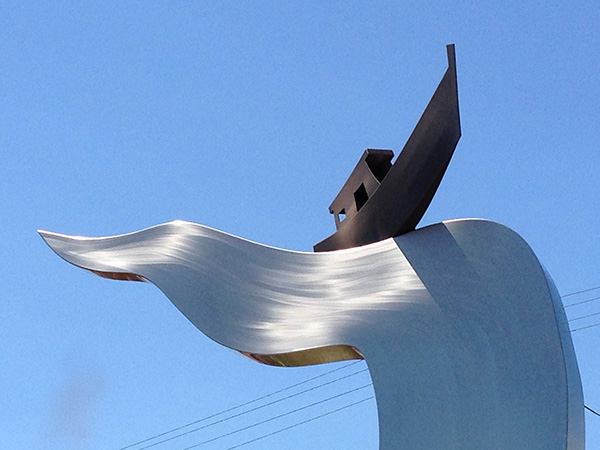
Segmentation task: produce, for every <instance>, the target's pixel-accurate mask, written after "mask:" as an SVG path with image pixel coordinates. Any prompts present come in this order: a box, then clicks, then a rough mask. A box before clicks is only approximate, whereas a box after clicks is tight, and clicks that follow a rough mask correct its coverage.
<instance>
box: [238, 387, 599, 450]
mask: <svg viewBox="0 0 600 450" xmlns="http://www.w3.org/2000/svg"><path fill="white" fill-rule="evenodd" d="M373 398H375V396H374V395H371V396H370V397H367V398H363V399H362V400H359V401H357V402H354V403H350V404H349V405H346V406H342V407H340V408H336V409H333V410H331V411H327V412H326V413H323V414H320V415H318V416H315V417H311V418H310V419H306V420H303V421H302V422H298V423H295V424H293V425H290V426H287V427H285V428H280V429H279V430H275V431H272V432H271V433H268V434H264V435H262V436H259V437H257V438H254V439H251V440H249V441H246V442H242V443H241V444H237V445H234V446H233V447H229V448H227V450H233V449H235V448H239V447H243V446H244V445H247V444H252V443H253V442H256V441H260V440H261V439H265V438H268V437H270V436H273V435H274V434H278V433H282V432H284V431H287V430H290V429H292V428H296V427H299V426H300V425H304V424H305V423H308V422H312V421H313V420H317V419H321V418H323V417H325V416H329V415H331V414H335V413H337V412H340V411H342V410H344V409H348V408H351V407H352V406H356V405H359V404H360V403H364V402H366V401H368V400H371V399H373ZM593 412H594V414H598V413H596V412H595V411H593Z"/></svg>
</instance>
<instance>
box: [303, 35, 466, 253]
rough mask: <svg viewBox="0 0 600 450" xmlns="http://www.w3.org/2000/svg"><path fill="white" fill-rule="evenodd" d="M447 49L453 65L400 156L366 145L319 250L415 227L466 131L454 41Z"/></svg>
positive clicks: (377, 238) (334, 207) (333, 206)
mask: <svg viewBox="0 0 600 450" xmlns="http://www.w3.org/2000/svg"><path fill="white" fill-rule="evenodd" d="M447 53H448V69H447V70H446V72H445V74H444V76H443V77H442V80H441V81H440V84H439V85H438V87H437V89H436V91H435V93H434V94H433V97H432V98H431V100H430V101H429V104H428V105H427V107H426V108H425V111H424V112H423V115H422V116H421V118H420V119H419V121H418V123H417V125H416V127H415V129H414V130H413V132H412V134H411V135H410V137H409V138H408V141H407V142H406V144H405V145H404V148H403V149H402V151H401V152H400V154H399V155H398V158H397V159H396V161H395V162H394V164H393V165H392V164H391V163H390V161H391V159H392V157H393V152H392V151H391V150H376V149H367V150H366V151H365V153H364V154H363V156H362V158H361V159H360V161H359V162H358V164H357V166H356V168H355V169H354V171H353V172H352V174H351V175H350V177H349V178H348V181H346V183H345V184H344V186H343V188H342V189H341V191H340V193H339V194H338V196H337V197H336V199H335V200H334V201H333V203H332V204H331V206H330V207H329V211H330V213H331V214H333V215H334V217H335V223H336V227H337V231H336V232H335V233H334V234H332V235H331V236H329V237H328V238H326V239H324V240H323V241H321V242H319V243H318V244H316V245H315V246H314V250H315V251H316V252H323V251H331V250H339V249H342V248H350V247H356V246H359V245H365V244H370V243H372V242H377V241H380V240H382V239H386V238H388V237H393V236H400V235H402V234H404V233H408V232H409V231H412V230H414V229H415V228H416V226H417V224H418V223H419V221H420V220H421V218H422V217H423V215H424V214H425V211H426V210H427V208H428V207H429V204H430V203H431V200H432V199H433V196H434V195H435V192H436V191H437V188H438V186H439V185H440V182H441V181H442V177H443V176H444V173H445V172H446V168H447V167H448V164H449V163H450V159H451V158H452V155H453V154H454V150H455V148H456V145H457V144H458V141H459V139H460V136H461V130H460V115H459V110H458V87H457V80H456V57H455V50H454V44H451V45H448V46H447ZM342 216H345V218H344V219H343V220H342Z"/></svg>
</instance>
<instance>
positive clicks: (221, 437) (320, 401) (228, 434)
mask: <svg viewBox="0 0 600 450" xmlns="http://www.w3.org/2000/svg"><path fill="white" fill-rule="evenodd" d="M369 386H371V383H369V384H365V385H363V386H360V387H357V388H354V389H351V390H349V391H346V392H343V393H341V394H337V395H334V396H332V397H328V398H326V399H323V400H319V401H318V402H314V403H311V404H309V405H305V406H301V407H300V408H296V409H293V410H291V411H288V412H285V413H283V414H279V415H277V416H273V417H270V418H268V419H265V420H261V421H260V422H255V423H253V424H251V425H248V426H245V427H242V428H238V429H237V430H233V431H230V432H228V433H225V434H221V435H220V436H217V437H214V438H211V439H208V440H206V441H202V442H199V443H197V444H194V445H191V446H189V447H186V448H184V449H183V450H191V449H192V448H196V447H200V446H201V445H204V444H208V443H210V442H214V441H217V440H219V439H223V438H224V437H227V436H231V435H233V434H237V433H240V432H242V431H246V430H249V429H250V428H254V427H257V426H259V425H262V424H265V423H267V422H272V421H273V420H277V419H281V418H282V417H285V416H289V415H290V414H294V413H297V412H299V411H303V410H305V409H308V408H312V407H313V406H317V405H320V404H322V403H325V402H328V401H330V400H333V399H336V398H339V397H343V396H344V395H348V394H351V393H353V392H357V391H360V390H361V389H365V388H368V387H369Z"/></svg>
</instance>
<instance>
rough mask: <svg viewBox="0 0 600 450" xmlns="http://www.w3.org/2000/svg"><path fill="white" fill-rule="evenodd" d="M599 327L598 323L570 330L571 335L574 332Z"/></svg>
mask: <svg viewBox="0 0 600 450" xmlns="http://www.w3.org/2000/svg"><path fill="white" fill-rule="evenodd" d="M599 325H600V323H594V324H592V325H588V326H586V327H581V328H575V329H574V330H571V333H575V332H576V331H581V330H586V329H588V328H594V327H597V326H599Z"/></svg>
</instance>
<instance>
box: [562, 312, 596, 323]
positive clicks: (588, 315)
mask: <svg viewBox="0 0 600 450" xmlns="http://www.w3.org/2000/svg"><path fill="white" fill-rule="evenodd" d="M598 315H600V312H595V313H592V314H586V315H585V316H580V317H575V318H574V319H569V320H568V321H569V322H575V321H576V320H581V319H587V318H588V317H594V316H598Z"/></svg>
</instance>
